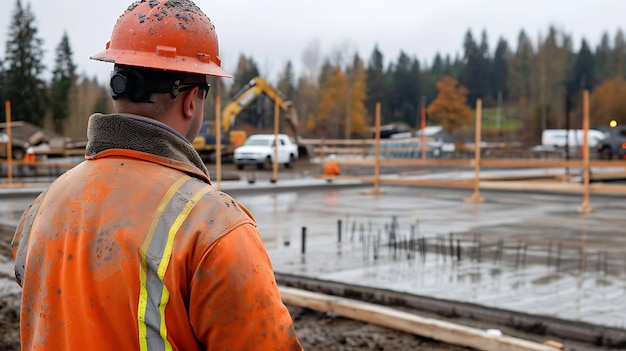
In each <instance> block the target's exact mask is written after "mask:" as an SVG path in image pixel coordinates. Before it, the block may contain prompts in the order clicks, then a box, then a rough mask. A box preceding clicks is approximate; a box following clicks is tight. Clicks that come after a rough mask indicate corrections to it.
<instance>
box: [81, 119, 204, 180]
mask: <svg viewBox="0 0 626 351" xmlns="http://www.w3.org/2000/svg"><path fill="white" fill-rule="evenodd" d="M87 139H88V142H87V152H88V153H89V154H91V155H95V154H97V153H99V152H102V151H105V150H109V149H128V150H134V151H141V152H145V153H149V154H153V155H156V156H161V157H166V158H169V159H173V160H176V161H180V162H185V163H188V164H191V165H194V166H196V167H197V168H198V169H200V170H201V171H202V172H203V173H204V174H206V175H207V176H208V175H209V171H208V170H207V168H206V166H205V165H204V162H202V159H201V158H200V155H198V152H197V151H196V150H195V149H194V148H193V147H192V146H191V144H190V143H189V141H187V139H185V138H184V137H183V136H182V135H180V133H178V132H176V131H175V130H173V129H172V128H170V127H169V126H167V125H165V124H163V123H161V122H159V121H156V120H153V119H149V118H145V117H141V116H136V115H131V114H123V113H119V114H110V115H103V114H100V113H96V114H93V115H92V116H91V117H89V124H88V126H87Z"/></svg>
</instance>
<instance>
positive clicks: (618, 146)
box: [597, 127, 626, 160]
mask: <svg viewBox="0 0 626 351" xmlns="http://www.w3.org/2000/svg"><path fill="white" fill-rule="evenodd" d="M604 132H605V134H606V137H605V138H604V139H601V140H600V141H598V145H597V150H598V156H599V157H600V158H601V159H607V160H610V159H612V158H614V157H616V158H619V159H623V158H625V157H626V127H615V128H609V129H604Z"/></svg>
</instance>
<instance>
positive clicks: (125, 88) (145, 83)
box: [109, 65, 184, 103]
mask: <svg viewBox="0 0 626 351" xmlns="http://www.w3.org/2000/svg"><path fill="white" fill-rule="evenodd" d="M159 73H160V72H159ZM159 73H155V72H152V71H150V70H147V69H145V70H144V71H142V70H141V69H136V68H127V67H124V66H117V65H116V66H115V68H114V70H113V72H112V73H111V81H110V84H109V85H110V87H111V97H113V99H114V100H116V99H119V98H128V99H130V100H131V101H133V102H148V103H154V101H155V100H154V95H153V94H154V93H167V92H169V93H170V95H171V96H172V99H175V98H176V97H177V96H178V92H179V86H180V83H181V81H182V79H183V78H184V74H182V75H181V74H178V76H175V77H171V76H170V77H167V78H165V77H159V76H158V74H159ZM161 75H163V74H162V73H161ZM179 76H180V77H179Z"/></svg>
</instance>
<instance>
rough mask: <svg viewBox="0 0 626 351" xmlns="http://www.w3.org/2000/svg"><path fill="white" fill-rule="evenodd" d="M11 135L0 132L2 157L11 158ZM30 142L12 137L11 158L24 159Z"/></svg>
mask: <svg viewBox="0 0 626 351" xmlns="http://www.w3.org/2000/svg"><path fill="white" fill-rule="evenodd" d="M8 146H9V136H8V135H7V134H5V133H1V132H0V158H9V152H8V150H9V147H8ZM28 147H29V145H28V142H26V141H25V140H22V139H21V138H16V137H13V138H12V143H11V149H12V152H11V158H12V159H14V160H18V161H19V160H23V159H24V156H25V155H26V150H28Z"/></svg>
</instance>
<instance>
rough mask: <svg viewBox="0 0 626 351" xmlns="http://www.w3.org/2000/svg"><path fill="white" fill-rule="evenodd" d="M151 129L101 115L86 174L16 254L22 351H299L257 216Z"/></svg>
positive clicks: (41, 200) (64, 187)
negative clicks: (213, 185) (218, 188)
mask: <svg viewBox="0 0 626 351" xmlns="http://www.w3.org/2000/svg"><path fill="white" fill-rule="evenodd" d="M167 129H168V127H167V126H165V125H161V124H160V123H158V122H155V121H148V120H146V119H142V118H140V117H133V116H130V115H99V114H96V115H93V116H92V117H91V119H90V121H89V144H88V145H87V153H88V156H87V160H86V161H85V162H82V163H81V164H79V165H78V166H76V167H75V168H73V169H71V170H70V171H68V172H67V173H65V174H64V175H62V176H61V177H59V178H58V179H57V180H56V181H55V182H54V183H53V184H52V185H51V186H50V187H49V188H48V189H47V190H46V191H45V192H44V193H42V194H41V195H40V196H39V197H38V198H37V199H36V200H35V201H34V202H33V204H32V205H31V206H30V207H29V208H28V209H27V210H26V211H25V213H24V215H23V216H22V218H21V220H20V222H19V224H18V227H17V231H16V233H15V237H14V239H13V243H12V250H13V257H14V259H15V261H16V264H15V270H16V278H17V281H18V283H19V284H20V285H21V286H22V287H23V292H22V307H21V312H20V327H21V343H22V350H34V349H37V350H39V349H42V350H46V349H47V350H151V351H152V350H301V349H302V347H301V346H300V344H299V342H298V340H297V338H296V335H295V331H294V328H293V323H292V320H291V317H290V315H289V312H288V310H287V309H286V307H285V306H284V304H283V303H282V301H281V298H280V294H279V292H278V289H277V286H276V281H275V278H274V274H273V271H272V266H271V263H270V260H269V257H268V255H267V252H266V250H265V248H264V245H263V242H262V240H261V236H260V234H259V232H258V230H257V227H256V223H255V220H254V218H253V217H252V215H251V214H250V213H249V212H248V211H247V210H246V209H245V208H244V207H243V206H242V205H241V204H239V203H238V202H237V201H235V200H233V199H232V198H231V197H230V196H228V195H226V194H224V193H222V192H220V191H218V190H216V189H215V188H213V187H212V186H211V185H210V182H209V178H208V175H207V174H206V173H207V172H206V168H205V167H204V165H203V164H202V161H201V160H200V158H199V156H197V153H196V152H195V151H194V150H193V148H192V147H191V145H190V144H189V143H188V142H186V141H183V139H182V137H180V136H178V135H176V133H175V132H172V131H171V130H169V131H168V130H167Z"/></svg>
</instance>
